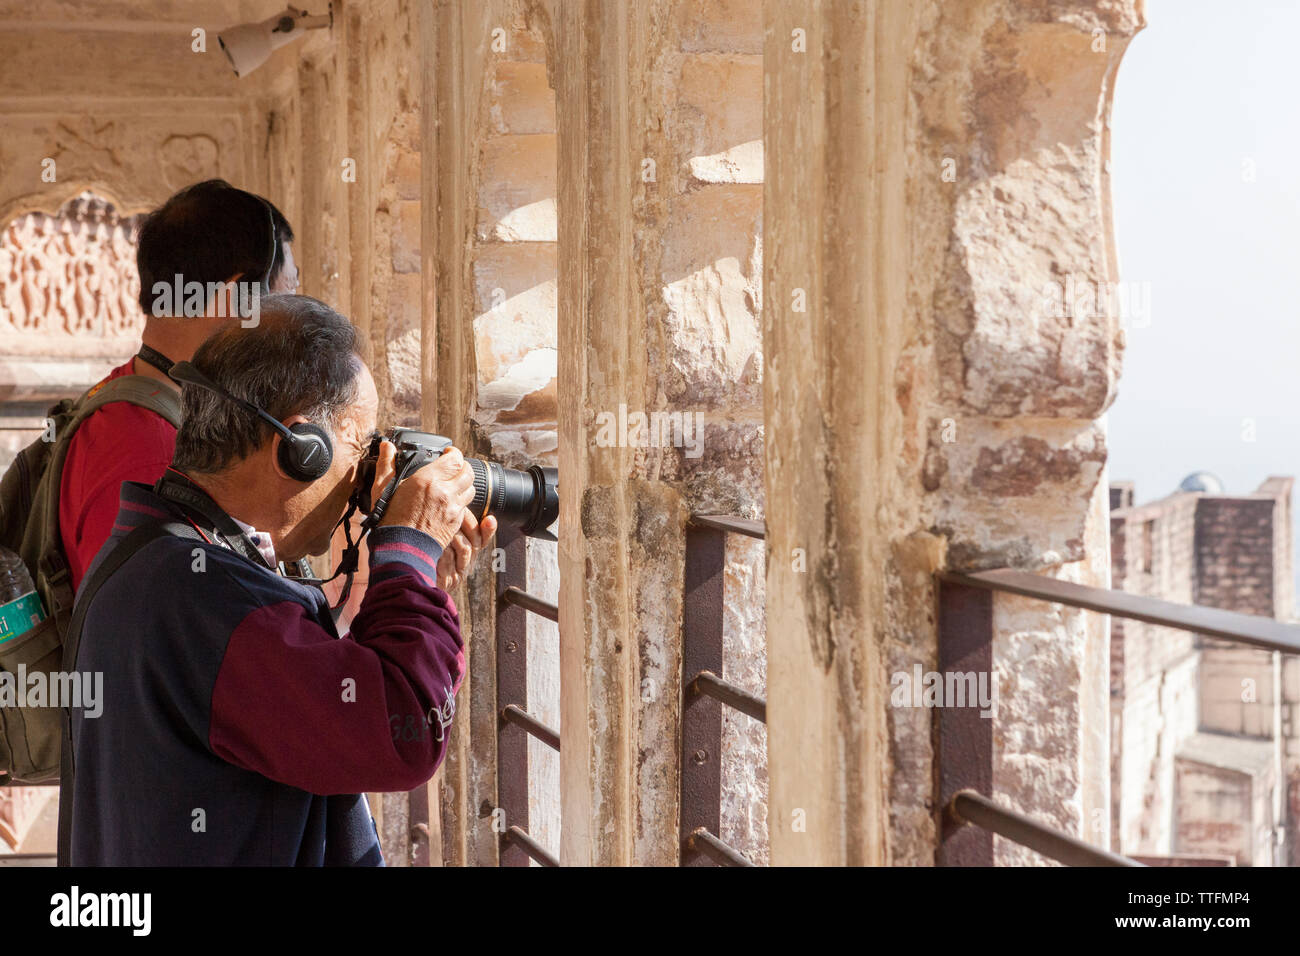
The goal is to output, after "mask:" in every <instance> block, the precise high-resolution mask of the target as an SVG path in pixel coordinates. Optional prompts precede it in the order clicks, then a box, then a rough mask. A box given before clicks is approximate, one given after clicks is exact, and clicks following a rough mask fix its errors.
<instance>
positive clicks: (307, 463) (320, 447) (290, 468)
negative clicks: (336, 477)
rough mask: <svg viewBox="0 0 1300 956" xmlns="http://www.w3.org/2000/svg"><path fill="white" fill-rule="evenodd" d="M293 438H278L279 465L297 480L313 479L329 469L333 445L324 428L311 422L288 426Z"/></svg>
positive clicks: (332, 455) (332, 456) (332, 457)
mask: <svg viewBox="0 0 1300 956" xmlns="http://www.w3.org/2000/svg"><path fill="white" fill-rule="evenodd" d="M289 431H291V432H293V436H294V440H293V441H291V442H289V441H285V440H283V439H281V440H280V450H279V452H278V453H277V457H278V458H279V461H280V467H281V468H283V469H284V470H285V472H286V473H288V474H289V476H290V477H292V478H295V479H297V480H298V481H315V480H316V479H317V478H319V477H320V476H321V475H323V474H325V472H327V471H329V470H330V462H332V461H333V460H334V446H333V444H331V442H330V436H329V435H328V433H326V431H325V429H323V428H321V427H320V426H319V425H313V424H312V423H311V422H299V423H298V424H296V425H291V426H289Z"/></svg>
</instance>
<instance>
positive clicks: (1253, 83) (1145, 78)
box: [1109, 0, 1300, 578]
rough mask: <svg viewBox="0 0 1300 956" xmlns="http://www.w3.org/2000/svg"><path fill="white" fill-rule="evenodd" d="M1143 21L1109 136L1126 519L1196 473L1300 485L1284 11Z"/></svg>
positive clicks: (1233, 10) (1296, 123)
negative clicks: (1144, 287) (1138, 291)
mask: <svg viewBox="0 0 1300 956" xmlns="http://www.w3.org/2000/svg"><path fill="white" fill-rule="evenodd" d="M1147 21H1148V24H1147V27H1146V29H1145V30H1143V31H1142V32H1141V33H1139V34H1138V35H1137V37H1136V38H1135V39H1134V40H1133V42H1132V44H1131V45H1130V46H1129V48H1128V51H1127V53H1125V55H1124V60H1123V62H1122V64H1121V65H1120V68H1119V77H1118V81H1117V83H1116V87H1115V101H1114V113H1113V118H1112V145H1111V171H1112V175H1113V186H1114V202H1115V234H1116V240H1117V242H1118V248H1119V260H1120V278H1121V280H1122V282H1123V283H1124V284H1125V285H1126V286H1129V287H1130V288H1134V286H1133V284H1137V283H1149V284H1150V285H1149V293H1150V314H1149V316H1134V317H1132V318H1131V319H1130V320H1129V330H1128V348H1127V350H1126V352H1125V356H1124V368H1123V374H1122V376H1121V378H1120V382H1119V397H1118V399H1117V400H1116V402H1115V404H1114V405H1113V406H1111V409H1110V413H1109V433H1110V437H1109V442H1110V477H1111V480H1123V479H1131V480H1133V481H1135V482H1136V483H1137V489H1136V491H1137V500H1138V501H1139V502H1144V501H1150V500H1153V499H1155V498H1159V497H1163V496H1164V495H1165V494H1168V493H1169V492H1171V491H1173V490H1174V488H1175V487H1176V486H1177V485H1178V482H1180V481H1181V480H1182V479H1183V478H1184V477H1185V476H1186V475H1187V474H1188V473H1190V472H1193V471H1197V470H1201V469H1204V470H1206V471H1211V472H1213V473H1214V474H1216V475H1218V477H1219V478H1221V479H1222V481H1223V484H1224V487H1225V490H1226V491H1227V492H1228V493H1230V494H1247V493H1250V492H1253V491H1254V490H1255V489H1256V488H1257V487H1258V486H1259V484H1260V482H1262V481H1263V480H1264V479H1265V478H1267V477H1268V476H1269V475H1293V476H1300V285H1298V284H1297V281H1298V280H1300V105H1298V104H1300V45H1298V44H1300V0H1236V2H1232V3H1225V2H1223V0H1148V3H1147ZM1252 176H1253V181H1251V177H1252ZM1137 288H1140V286H1139V287H1137ZM1248 420H1249V421H1248ZM1252 422H1253V430H1254V441H1253V442H1252V441H1248V440H1246V439H1247V438H1249V437H1250V436H1249V431H1250V429H1251V427H1252V425H1251V423H1252ZM1297 541H1298V543H1300V537H1298V539H1297ZM1298 578H1300V575H1298Z"/></svg>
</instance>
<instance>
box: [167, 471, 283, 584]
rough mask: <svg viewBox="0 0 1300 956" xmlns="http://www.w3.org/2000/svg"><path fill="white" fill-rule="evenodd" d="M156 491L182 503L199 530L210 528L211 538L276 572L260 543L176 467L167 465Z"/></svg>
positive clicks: (181, 505)
mask: <svg viewBox="0 0 1300 956" xmlns="http://www.w3.org/2000/svg"><path fill="white" fill-rule="evenodd" d="M153 490H154V493H155V494H157V495H159V496H160V497H163V498H166V499H167V500H168V501H170V502H172V503H173V504H176V505H179V506H180V508H181V510H182V511H184V512H185V513H186V517H188V518H189V519H190V520H191V521H195V519H199V520H198V521H195V524H196V526H197V527H199V528H200V530H204V529H206V530H210V531H211V533H212V537H213V538H216V539H218V540H220V541H221V542H222V543H224V544H225V545H226V547H228V548H230V550H232V551H234V552H235V553H237V554H241V555H243V556H244V557H245V558H247V559H248V560H249V561H252V562H253V563H254V564H256V565H259V566H261V567H263V568H266V569H267V570H268V571H274V570H275V568H273V567H271V566H270V565H269V564H267V561H266V558H265V557H264V556H263V555H262V552H261V551H259V550H257V545H255V544H253V542H252V541H251V540H250V539H249V537H248V535H247V534H245V533H244V529H243V528H241V527H240V526H239V525H238V524H237V523H236V522H235V519H234V518H232V517H230V515H228V514H226V513H225V512H224V511H223V510H221V506H220V505H219V504H217V503H216V502H215V501H213V500H212V496H211V495H209V494H208V493H207V492H206V491H204V490H203V489H202V488H200V487H199V486H198V485H196V484H195V483H194V482H193V481H191V480H190V479H189V478H188V477H187V476H186V475H184V474H182V473H181V472H179V471H177V470H176V469H174V468H170V467H169V468H168V469H167V470H166V471H165V472H163V476H162V477H161V478H159V479H158V483H157V484H155V485H154V487H153Z"/></svg>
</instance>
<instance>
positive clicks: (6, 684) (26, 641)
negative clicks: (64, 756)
mask: <svg viewBox="0 0 1300 956" xmlns="http://www.w3.org/2000/svg"><path fill="white" fill-rule="evenodd" d="M61 644H62V642H61V641H60V639H59V633H58V630H57V628H56V627H55V626H54V621H53V620H52V619H50V618H48V617H46V615H45V608H44V606H43V605H42V603H41V597H40V595H39V594H37V593H36V585H35V583H34V582H33V581H32V576H31V574H29V573H28V571H27V566H26V565H25V564H23V561H22V558H20V557H19V556H18V555H16V554H15V553H14V552H13V551H10V550H9V549H8V548H4V547H0V771H4V772H3V773H0V780H2V779H4V778H5V777H8V776H12V777H14V778H16V779H19V780H25V781H29V782H37V781H40V780H52V779H57V778H58V774H59V756H60V754H59V748H58V747H57V746H56V743H57V740H58V728H59V726H60V722H61V720H62V712H61V710H60V709H59V707H58V706H56V705H57V704H58V703H59V701H58V700H56V699H54V698H53V697H52V696H51V694H52V692H53V691H54V687H51V686H50V685H49V683H48V681H47V677H48V675H50V674H52V673H54V672H56V671H57V670H58V669H59V663H60V658H61V656H62V647H61ZM38 672H39V673H40V674H41V676H40V678H39V680H40V681H41V682H43V686H44V694H43V696H44V697H45V700H44V701H43V702H42V703H41V705H40V706H35V707H33V706H28V701H27V692H28V681H27V675H28V674H29V673H31V674H36V673H38Z"/></svg>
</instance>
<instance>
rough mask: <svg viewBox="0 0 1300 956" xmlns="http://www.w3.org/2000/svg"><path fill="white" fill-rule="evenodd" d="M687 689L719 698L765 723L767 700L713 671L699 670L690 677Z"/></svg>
mask: <svg viewBox="0 0 1300 956" xmlns="http://www.w3.org/2000/svg"><path fill="white" fill-rule="evenodd" d="M687 690H688V691H689V692H690V693H693V694H703V695H705V696H706V697H712V698H713V699H714V700H720V701H722V702H723V703H724V704H726V705H727V706H728V707H734V708H735V709H736V710H738V711H740V712H741V713H742V714H747V715H749V716H750V717H753V718H754V719H755V720H761V721H762V722H763V723H767V701H765V700H764V699H763V698H761V697H756V696H755V695H753V694H751V693H750V692H749V691H747V690H745V689H744V688H743V687H740V686H738V685H736V684H732V683H731V682H729V681H725V680H723V679H722V678H721V677H719V676H718V675H717V674H715V673H713V671H700V672H699V673H698V674H696V675H695V676H694V677H692V678H691V682H690V684H688V685H687Z"/></svg>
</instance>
